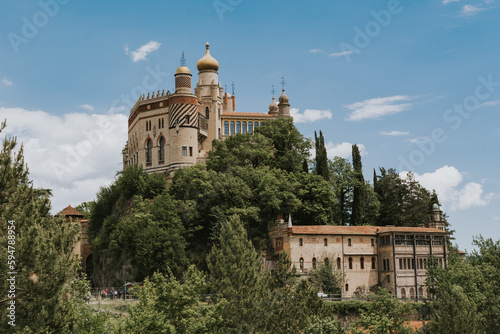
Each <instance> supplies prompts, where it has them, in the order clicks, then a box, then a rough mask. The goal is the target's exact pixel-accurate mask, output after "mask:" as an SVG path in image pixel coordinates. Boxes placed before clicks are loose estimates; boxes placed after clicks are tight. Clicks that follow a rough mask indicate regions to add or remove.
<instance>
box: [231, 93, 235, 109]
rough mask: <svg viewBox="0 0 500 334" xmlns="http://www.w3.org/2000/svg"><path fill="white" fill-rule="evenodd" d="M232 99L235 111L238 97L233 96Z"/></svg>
mask: <svg viewBox="0 0 500 334" xmlns="http://www.w3.org/2000/svg"><path fill="white" fill-rule="evenodd" d="M231 98H232V99H233V111H235V110H236V96H234V95H233V96H231Z"/></svg>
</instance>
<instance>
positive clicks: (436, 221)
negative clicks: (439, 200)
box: [429, 204, 445, 231]
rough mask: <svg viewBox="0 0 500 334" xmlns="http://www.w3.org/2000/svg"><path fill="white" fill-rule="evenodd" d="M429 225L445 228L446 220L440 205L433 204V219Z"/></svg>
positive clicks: (439, 228) (440, 228)
mask: <svg viewBox="0 0 500 334" xmlns="http://www.w3.org/2000/svg"><path fill="white" fill-rule="evenodd" d="M429 227H431V228H437V229H438V230H441V231H444V230H445V222H444V220H443V218H442V216H441V210H440V209H439V205H437V204H433V205H432V216H431V221H430V222H429Z"/></svg>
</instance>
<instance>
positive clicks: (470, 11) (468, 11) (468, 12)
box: [462, 5, 486, 16]
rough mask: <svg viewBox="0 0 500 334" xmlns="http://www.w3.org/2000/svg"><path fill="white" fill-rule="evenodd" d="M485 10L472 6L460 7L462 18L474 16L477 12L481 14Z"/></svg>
mask: <svg viewBox="0 0 500 334" xmlns="http://www.w3.org/2000/svg"><path fill="white" fill-rule="evenodd" d="M485 9H486V8H484V7H480V6H473V5H465V6H463V7H462V15H464V16H474V15H476V14H477V13H479V12H482V11H483V10H485Z"/></svg>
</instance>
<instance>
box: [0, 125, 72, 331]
mask: <svg viewBox="0 0 500 334" xmlns="http://www.w3.org/2000/svg"><path fill="white" fill-rule="evenodd" d="M5 126H6V122H3V123H2V124H1V125H0V132H1V131H2V130H3V129H4V128H5ZM16 146H17V142H16V139H15V138H14V139H12V138H7V137H6V138H5V139H4V140H3V143H2V149H1V151H0V175H1V177H0V193H1V196H0V249H1V251H0V291H2V297H1V299H0V321H1V323H2V328H3V329H4V332H6V333H12V332H16V333H19V332H25V333H34V332H37V333H40V332H44V333H61V332H64V331H67V329H68V328H69V326H70V325H71V324H70V323H69V318H68V317H66V316H65V315H66V314H68V313H74V312H75V304H74V303H71V302H70V301H71V293H72V291H71V289H70V286H71V281H72V280H74V279H76V277H77V271H78V268H79V266H78V258H77V256H76V255H74V254H73V249H74V247H75V243H76V241H77V233H78V228H79V226H77V225H76V224H72V223H67V222H65V220H64V219H63V218H62V217H59V218H55V217H54V216H52V215H51V214H50V212H49V211H50V200H49V195H50V191H47V190H40V189H35V188H33V184H32V181H31V180H30V179H29V173H28V169H27V167H26V165H25V163H24V155H23V154H24V150H23V147H22V145H21V147H20V148H19V151H17V153H14V152H15V149H16ZM13 272H15V274H14V273H13ZM7 279H9V281H8V280H7ZM12 279H14V280H15V283H14V281H13V280H12ZM11 283H14V284H13V286H15V289H11ZM13 294H15V296H14V295H13ZM8 307H10V308H11V309H12V308H13V307H15V311H14V312H13V313H15V322H13V323H11V324H15V326H11V325H9V324H8V323H9V322H10V321H13V320H14V318H13V317H12V314H11V310H9V309H8Z"/></svg>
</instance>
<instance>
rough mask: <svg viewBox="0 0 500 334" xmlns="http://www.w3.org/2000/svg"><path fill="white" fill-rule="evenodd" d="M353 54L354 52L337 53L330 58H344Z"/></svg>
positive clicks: (331, 54)
mask: <svg viewBox="0 0 500 334" xmlns="http://www.w3.org/2000/svg"><path fill="white" fill-rule="evenodd" d="M353 52H354V51H344V52H336V53H330V54H329V56H330V57H334V58H336V57H342V56H347V55H350V54H351V53H353Z"/></svg>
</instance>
